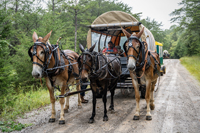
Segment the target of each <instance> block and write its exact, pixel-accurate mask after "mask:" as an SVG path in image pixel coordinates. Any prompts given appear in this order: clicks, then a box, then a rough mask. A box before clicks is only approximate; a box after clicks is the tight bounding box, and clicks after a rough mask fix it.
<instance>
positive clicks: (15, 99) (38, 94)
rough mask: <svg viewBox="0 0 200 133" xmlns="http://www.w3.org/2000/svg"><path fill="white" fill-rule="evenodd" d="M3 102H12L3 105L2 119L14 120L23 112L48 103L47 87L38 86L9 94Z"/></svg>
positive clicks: (0, 116) (0, 117)
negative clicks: (16, 93) (34, 88)
mask: <svg viewBox="0 0 200 133" xmlns="http://www.w3.org/2000/svg"><path fill="white" fill-rule="evenodd" d="M4 101H5V103H12V104H8V105H7V106H5V108H4V110H3V112H2V113H1V115H0V119H1V120H2V121H8V120H14V119H16V118H17V116H21V117H23V114H24V113H25V112H28V111H30V110H33V109H36V108H39V107H42V106H44V105H46V104H49V103H50V98H49V92H48V90H47V89H42V88H39V89H38V91H30V92H26V93H20V94H18V95H10V96H7V97H6V98H5V99H4Z"/></svg>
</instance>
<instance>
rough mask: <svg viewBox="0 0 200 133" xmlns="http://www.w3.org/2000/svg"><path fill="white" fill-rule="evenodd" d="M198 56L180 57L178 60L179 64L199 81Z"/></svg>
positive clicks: (199, 65)
mask: <svg viewBox="0 0 200 133" xmlns="http://www.w3.org/2000/svg"><path fill="white" fill-rule="evenodd" d="M199 60H200V56H191V57H182V58H181V59H180V61H181V64H182V65H183V66H185V67H186V68H187V70H188V71H189V72H190V73H191V74H192V75H193V76H194V77H195V78H196V79H197V80H198V81H200V71H199V68H200V62H199Z"/></svg>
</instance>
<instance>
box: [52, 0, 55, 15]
mask: <svg viewBox="0 0 200 133" xmlns="http://www.w3.org/2000/svg"><path fill="white" fill-rule="evenodd" d="M54 6H55V3H54V0H52V11H53V12H54Z"/></svg>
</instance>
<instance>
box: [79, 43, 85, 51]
mask: <svg viewBox="0 0 200 133" xmlns="http://www.w3.org/2000/svg"><path fill="white" fill-rule="evenodd" d="M79 48H80V50H81V51H82V52H85V49H84V47H83V45H81V44H79Z"/></svg>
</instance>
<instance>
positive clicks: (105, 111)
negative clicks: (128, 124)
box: [102, 85, 108, 121]
mask: <svg viewBox="0 0 200 133" xmlns="http://www.w3.org/2000/svg"><path fill="white" fill-rule="evenodd" d="M102 101H103V104H104V116H103V121H108V116H107V109H106V102H107V85H106V87H104V90H103V96H102Z"/></svg>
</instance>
